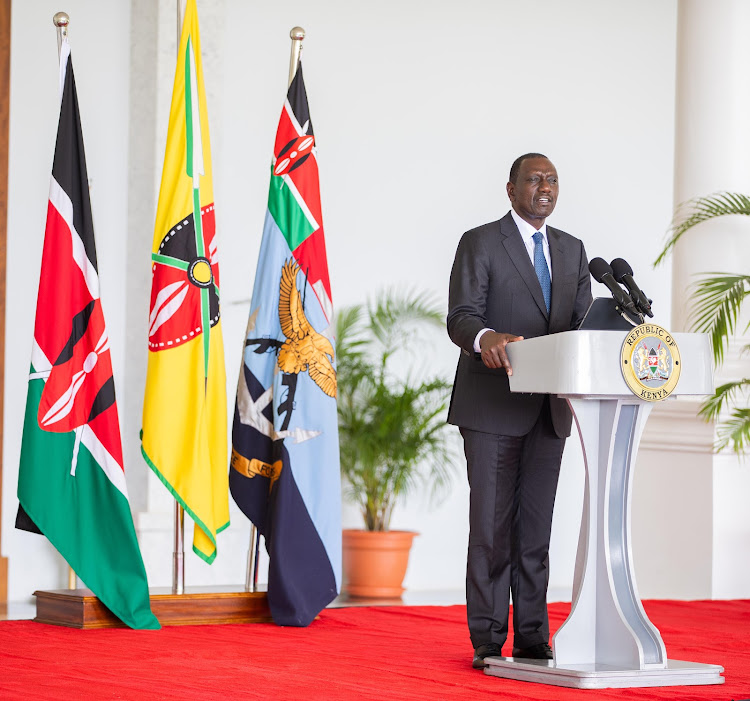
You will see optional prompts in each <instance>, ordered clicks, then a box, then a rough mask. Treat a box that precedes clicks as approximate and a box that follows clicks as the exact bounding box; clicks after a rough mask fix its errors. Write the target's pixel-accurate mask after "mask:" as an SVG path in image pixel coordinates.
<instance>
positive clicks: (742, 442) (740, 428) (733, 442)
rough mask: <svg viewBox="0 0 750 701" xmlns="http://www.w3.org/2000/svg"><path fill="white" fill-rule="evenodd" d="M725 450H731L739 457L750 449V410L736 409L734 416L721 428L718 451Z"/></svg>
mask: <svg viewBox="0 0 750 701" xmlns="http://www.w3.org/2000/svg"><path fill="white" fill-rule="evenodd" d="M724 448H731V449H732V450H733V451H734V452H735V453H737V454H738V455H742V454H743V453H745V451H747V450H748V448H750V408H736V409H734V411H732V415H731V416H730V417H729V418H728V419H727V420H726V421H724V422H722V423H721V425H720V426H719V430H718V435H717V440H716V449H717V450H723V449H724Z"/></svg>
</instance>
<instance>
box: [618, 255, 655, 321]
mask: <svg viewBox="0 0 750 701" xmlns="http://www.w3.org/2000/svg"><path fill="white" fill-rule="evenodd" d="M611 265H612V273H613V275H614V278H615V280H617V282H621V283H622V284H624V285H625V287H627V288H628V291H629V292H630V296H631V297H632V299H633V301H634V302H635V306H636V307H638V311H639V312H641V313H642V314H647V315H648V316H651V317H652V316H653V315H654V313H653V312H652V311H651V300H650V299H649V298H648V297H647V296H646V294H645V293H644V292H643V290H641V288H640V287H638V285H637V284H636V282H635V280H634V279H633V269H632V268H631V267H630V265H628V262H627V261H625V260H623V259H622V258H615V259H614V260H613V261H612V264H611Z"/></svg>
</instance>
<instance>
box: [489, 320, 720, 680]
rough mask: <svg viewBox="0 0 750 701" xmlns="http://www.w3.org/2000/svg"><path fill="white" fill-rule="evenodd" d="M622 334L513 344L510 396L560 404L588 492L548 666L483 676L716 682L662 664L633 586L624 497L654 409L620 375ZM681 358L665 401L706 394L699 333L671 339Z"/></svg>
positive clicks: (495, 661) (685, 666)
mask: <svg viewBox="0 0 750 701" xmlns="http://www.w3.org/2000/svg"><path fill="white" fill-rule="evenodd" d="M627 335H628V332H626V331H569V332H566V333H560V334H553V335H550V336H542V337H539V338H533V339H528V340H525V341H519V342H517V343H511V344H509V345H508V347H507V348H508V356H509V358H510V361H511V364H512V366H513V375H512V376H511V378H510V388H511V391H513V392H539V393H548V394H557V395H559V396H562V397H564V398H565V399H567V401H568V403H569V404H570V407H571V409H572V411H573V416H574V419H575V423H576V425H577V426H578V433H579V435H580V438H581V443H582V446H583V457H584V462H585V468H586V487H585V490H586V491H585V495H584V505H583V518H582V522H581V534H580V538H579V541H578V554H577V557H576V567H575V576H574V581H573V605H572V609H571V612H570V615H569V616H568V618H567V620H566V621H565V622H564V623H563V625H562V626H561V627H560V629H559V630H558V631H557V633H556V634H555V635H554V637H553V640H552V648H553V651H554V660H551V661H548V660H521V659H514V658H512V657H488V658H486V660H485V661H486V662H487V666H486V667H485V673H486V674H489V675H492V676H497V677H505V678H509V679H518V680H523V681H533V682H542V683H545V684H554V685H557V686H565V687H574V688H586V689H602V688H610V687H646V686H681V685H695V684H722V683H723V682H724V678H723V677H722V676H721V673H722V672H723V671H724V668H723V667H720V666H718V665H709V664H700V663H695V662H683V661H679V660H669V659H667V652H666V650H665V648H664V642H663V641H662V638H661V635H660V634H659V631H658V630H657V629H656V627H655V626H654V625H653V624H652V623H651V621H650V620H649V619H648V616H647V615H646V612H645V611H644V609H643V606H642V604H641V600H640V598H639V596H638V592H637V589H636V584H635V574H634V571H633V557H632V552H631V537H630V532H631V528H630V505H631V503H630V500H631V490H632V484H633V470H634V467H635V461H636V455H637V453H638V445H639V443H640V440H641V435H642V434H643V429H644V426H645V424H646V419H647V418H648V415H649V413H650V412H651V408H652V403H650V402H647V401H644V400H642V399H639V398H638V397H637V396H636V395H635V394H633V393H632V392H631V391H630V389H629V388H628V386H627V385H626V383H625V380H624V378H623V375H622V371H621V369H620V354H621V347H622V344H623V341H624V340H625V337H626V336H627ZM674 339H675V341H676V342H677V345H678V347H679V351H680V356H681V361H680V362H681V373H680V377H679V381H678V383H677V385H676V387H675V389H674V390H673V392H672V394H671V396H677V395H705V394H712V393H713V383H712V372H711V350H710V345H709V341H708V336H706V335H705V334H690V333H684V334H674Z"/></svg>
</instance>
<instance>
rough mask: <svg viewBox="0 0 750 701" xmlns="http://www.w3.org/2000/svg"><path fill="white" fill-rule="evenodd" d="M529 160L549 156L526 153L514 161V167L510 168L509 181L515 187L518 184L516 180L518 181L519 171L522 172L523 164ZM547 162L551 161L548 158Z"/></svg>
mask: <svg viewBox="0 0 750 701" xmlns="http://www.w3.org/2000/svg"><path fill="white" fill-rule="evenodd" d="M527 158H547V156H545V155H544V154H543V153H524V154H523V156H519V157H518V158H516V160H515V161H513V165H512V166H511V167H510V175H509V176H508V180H509V181H510V182H512V183H513V184H514V185H515V184H516V180H518V171H519V170H521V163H523V162H524V161H525V160H526V159H527ZM547 160H549V158H547Z"/></svg>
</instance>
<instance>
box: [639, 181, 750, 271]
mask: <svg viewBox="0 0 750 701" xmlns="http://www.w3.org/2000/svg"><path fill="white" fill-rule="evenodd" d="M729 214H744V215H746V216H748V215H750V197H749V196H748V195H743V194H742V193H738V192H715V193H714V194H712V195H708V196H707V197H696V198H695V199H692V200H688V201H687V202H684V203H683V204H681V205H680V206H679V207H678V208H677V211H676V212H675V216H674V219H673V220H672V225H671V226H670V227H669V239H668V240H667V243H666V244H665V246H664V250H662V252H661V253H660V254H659V257H658V258H657V259H656V261H654V265H659V263H661V262H663V261H664V259H665V258H666V257H667V255H668V254H669V252H670V251H671V250H672V249H673V248H674V246H675V244H676V243H677V242H678V241H679V240H680V238H681V237H682V236H683V234H685V232H686V231H688V230H689V229H692V228H693V227H694V226H696V225H698V224H701V223H702V222H704V221H708V220H709V219H715V218H716V217H723V216H727V215H729Z"/></svg>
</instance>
